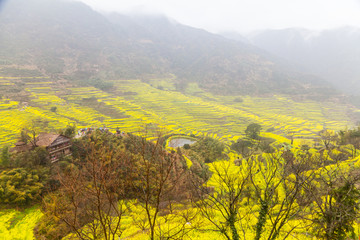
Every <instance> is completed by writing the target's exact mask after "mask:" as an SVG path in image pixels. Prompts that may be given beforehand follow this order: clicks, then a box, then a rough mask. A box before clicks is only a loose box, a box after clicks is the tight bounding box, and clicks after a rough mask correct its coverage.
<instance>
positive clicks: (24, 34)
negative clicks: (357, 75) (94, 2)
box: [0, 0, 334, 96]
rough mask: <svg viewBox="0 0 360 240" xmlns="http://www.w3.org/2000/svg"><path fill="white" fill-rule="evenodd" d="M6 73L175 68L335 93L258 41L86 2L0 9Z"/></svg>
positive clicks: (135, 72)
mask: <svg viewBox="0 0 360 240" xmlns="http://www.w3.org/2000/svg"><path fill="white" fill-rule="evenodd" d="M0 28H1V30H2V31H1V32H0V45H1V46H6V47H3V48H1V50H0V63H1V66H0V67H1V68H2V70H1V74H3V75H4V74H6V73H7V72H12V71H11V70H12V69H13V68H16V69H19V68H24V69H30V70H32V71H35V72H39V73H41V74H43V75H47V76H51V77H53V78H58V79H68V80H74V81H77V80H81V79H83V80H88V79H98V78H100V79H116V78H123V79H124V78H125V79H126V78H127V79H129V78H130V79H131V78H142V79H144V80H146V79H149V78H154V77H164V76H165V77H166V76H170V75H175V76H176V79H177V84H178V85H179V89H181V88H182V87H181V86H184V85H186V84H187V83H189V82H196V83H198V84H199V86H200V87H201V88H203V89H206V90H209V91H212V92H215V93H221V94H239V93H240V94H273V93H286V94H291V95H299V96H302V95H309V96H317V95H319V94H320V95H323V94H325V95H333V94H334V90H333V89H332V88H331V86H330V85H329V84H328V83H326V82H324V81H323V80H322V79H320V78H317V77H315V76H313V75H309V74H302V73H299V72H296V71H294V70H293V69H291V68H289V66H288V65H287V64H286V63H284V62H281V61H279V60H278V59H277V58H276V57H273V56H271V55H269V54H267V53H266V52H265V51H263V50H260V49H258V48H256V47H254V46H252V45H250V44H246V43H242V42H239V41H234V40H229V39H227V38H224V37H222V36H220V35H216V34H212V33H209V32H207V31H205V30H201V29H197V28H193V27H190V26H186V25H183V24H180V23H178V22H176V21H173V20H169V19H168V18H167V17H164V16H160V15H157V16H154V15H136V16H134V15H133V16H126V15H122V14H110V15H102V14H100V13H98V12H96V11H94V10H92V9H91V8H90V7H88V6H87V5H85V4H83V3H80V2H71V1H60V0H53V1H48V0H26V1H25V0H12V1H9V2H7V5H6V7H5V8H4V9H3V11H2V13H1V15H0Z"/></svg>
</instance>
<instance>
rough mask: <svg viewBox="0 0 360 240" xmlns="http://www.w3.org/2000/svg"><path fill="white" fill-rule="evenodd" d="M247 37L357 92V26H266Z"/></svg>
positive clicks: (359, 50) (359, 80)
mask: <svg viewBox="0 0 360 240" xmlns="http://www.w3.org/2000/svg"><path fill="white" fill-rule="evenodd" d="M249 40H250V41H251V43H253V44H254V45H256V46H258V47H260V48H262V49H265V50H267V51H269V52H270V53H272V54H275V55H277V56H279V57H282V58H283V59H285V60H286V61H289V62H291V63H293V64H294V65H296V66H298V67H299V68H300V69H302V70H303V71H306V72H309V73H312V74H315V75H318V76H321V77H323V78H324V79H326V80H329V81H330V82H332V83H333V84H334V85H335V86H337V87H338V88H339V89H342V90H344V91H346V92H348V93H351V94H357V95H358V94H359V89H360V68H359V66H360V28H355V27H342V28H337V29H332V30H324V31H310V30H306V29H297V28H290V29H283V30H266V31H259V32H256V33H254V34H252V35H249Z"/></svg>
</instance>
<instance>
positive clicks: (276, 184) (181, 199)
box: [0, 124, 360, 240]
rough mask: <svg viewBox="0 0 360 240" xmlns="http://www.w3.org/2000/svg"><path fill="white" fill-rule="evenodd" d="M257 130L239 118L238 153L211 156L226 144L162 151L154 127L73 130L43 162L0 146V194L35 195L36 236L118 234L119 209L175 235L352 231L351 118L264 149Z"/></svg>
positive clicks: (354, 150)
mask: <svg viewBox="0 0 360 240" xmlns="http://www.w3.org/2000/svg"><path fill="white" fill-rule="evenodd" d="M73 129H74V127H69V128H68V129H65V130H64V131H63V132H64V133H65V132H67V133H68V134H70V135H71V134H73ZM260 130H261V126H259V125H256V124H253V125H249V127H248V128H247V129H246V132H245V133H246V136H247V137H246V138H245V139H243V140H242V141H244V142H245V141H247V143H248V145H245V147H246V149H247V150H246V151H245V150H244V149H245V148H244V146H242V145H241V144H239V143H243V142H241V141H238V142H236V143H234V144H232V145H231V149H233V150H234V151H236V152H238V153H241V157H240V158H238V159H236V160H235V157H234V155H233V154H234V153H233V152H232V153H229V156H227V157H228V160H225V161H217V160H221V159H222V158H224V157H225V155H224V150H225V148H226V146H225V145H224V144H222V143H221V142H219V141H216V140H214V139H211V138H203V139H198V140H197V142H196V143H194V144H192V145H191V146H190V148H188V149H180V148H179V149H177V150H176V151H172V152H169V151H167V150H166V149H165V148H164V138H162V137H158V138H157V139H156V140H155V141H147V138H146V136H135V135H131V134H129V135H128V136H127V137H121V136H117V135H112V134H108V133H102V132H100V131H94V132H93V133H92V134H91V135H87V136H85V137H83V138H79V139H74V140H73V155H72V157H70V158H64V159H61V161H59V162H57V163H56V164H53V165H48V164H47V162H48V161H46V156H45V152H44V149H41V148H38V147H37V148H34V150H32V151H29V152H26V153H19V154H9V152H8V149H5V148H4V150H3V151H2V153H1V161H2V164H3V165H2V167H3V169H2V171H1V173H0V201H1V203H5V204H9V203H12V204H17V205H20V204H22V205H26V204H31V203H34V202H37V201H39V200H40V199H42V208H43V212H44V217H43V219H42V220H41V221H40V223H39V224H38V226H37V228H36V234H37V236H38V237H39V238H46V239H61V238H63V237H64V236H67V235H69V234H70V235H69V236H71V237H74V238H77V239H117V238H122V237H124V236H123V234H124V231H125V230H126V229H125V227H124V222H128V221H129V217H130V219H131V224H132V226H134V227H136V228H137V229H139V231H141V232H143V233H146V234H147V235H148V236H149V238H150V239H182V238H184V237H185V236H186V235H187V234H189V233H190V232H192V231H193V230H198V231H214V232H217V233H218V234H220V235H223V237H224V238H225V239H234V240H238V239H248V238H253V239H265V238H266V239H278V238H287V237H289V236H292V237H297V238H299V239H301V238H302V237H304V236H305V235H304V234H306V235H308V236H312V237H317V238H319V239H329V240H330V239H347V238H355V236H356V234H355V229H354V224H355V223H356V222H357V219H358V217H359V210H360V205H359V200H358V199H359V198H360V191H359V190H358V185H359V180H360V170H359V168H358V165H359V164H358V163H356V162H354V161H344V160H348V159H351V158H355V157H357V156H358V155H359V154H358V150H359V148H360V145H358V144H357V143H358V142H359V139H360V128H358V129H353V130H346V131H341V132H339V133H334V132H331V131H328V130H326V131H322V132H321V133H320V136H319V143H320V146H317V148H310V147H308V146H301V147H293V148H288V147H286V146H285V147H284V146H276V145H273V144H269V143H267V145H268V146H269V147H271V148H272V150H271V151H268V150H265V151H264V150H263V149H262V147H261V144H260V143H261V142H263V141H267V140H266V139H263V138H261V137H260ZM184 155H186V156H187V157H189V158H190V159H191V161H192V162H193V164H192V166H191V167H190V166H188V165H187V163H186V160H185V157H184ZM206 162H207V164H205V163H206ZM4 163H6V166H5V165H4Z"/></svg>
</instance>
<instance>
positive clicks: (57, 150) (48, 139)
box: [36, 133, 71, 161]
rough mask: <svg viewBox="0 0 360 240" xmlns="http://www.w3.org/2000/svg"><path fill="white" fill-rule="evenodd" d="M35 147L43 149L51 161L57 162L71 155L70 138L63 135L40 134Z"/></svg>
mask: <svg viewBox="0 0 360 240" xmlns="http://www.w3.org/2000/svg"><path fill="white" fill-rule="evenodd" d="M36 145H37V146H39V147H45V148H46V150H47V151H48V153H49V156H50V159H51V160H52V161H54V160H57V159H58V158H59V157H61V156H68V155H70V154H71V151H70V147H71V142H70V138H68V137H66V136H64V135H60V134H53V133H40V134H39V136H38V137H37V141H36Z"/></svg>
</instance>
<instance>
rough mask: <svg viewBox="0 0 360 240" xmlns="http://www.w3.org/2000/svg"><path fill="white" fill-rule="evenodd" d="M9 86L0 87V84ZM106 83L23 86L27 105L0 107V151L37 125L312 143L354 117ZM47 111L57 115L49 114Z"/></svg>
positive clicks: (271, 101) (313, 107) (195, 91)
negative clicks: (259, 134) (261, 134)
mask: <svg viewBox="0 0 360 240" xmlns="http://www.w3.org/2000/svg"><path fill="white" fill-rule="evenodd" d="M40 80H41V81H40ZM11 81H12V80H11V79H9V78H7V79H0V84H12V82H11ZM112 82H113V84H114V91H112V92H111V93H108V92H104V91H101V90H99V89H96V88H94V87H68V88H65V89H63V88H60V87H59V86H58V85H55V84H53V83H52V82H51V81H50V80H49V79H36V78H33V79H29V80H27V79H25V86H26V92H27V93H28V94H29V95H30V100H29V102H27V103H24V102H21V101H12V100H11V99H4V98H3V99H1V100H0V145H4V144H11V143H14V142H15V141H16V137H17V136H18V134H19V132H20V130H21V129H22V128H23V127H25V126H27V125H28V124H29V123H30V122H31V120H32V119H37V118H41V119H43V120H46V121H47V122H48V123H49V129H50V130H55V129H59V128H63V127H65V126H66V125H68V124H69V123H76V124H77V126H78V127H101V126H103V125H105V126H106V127H108V128H109V129H110V130H112V131H114V130H115V129H116V128H117V127H119V128H120V129H121V130H122V131H125V132H136V131H139V130H140V129H142V128H143V127H144V126H146V125H151V126H154V125H156V126H158V127H160V128H162V129H163V131H164V132H166V133H170V132H171V133H176V134H177V133H180V134H188V135H189V134H194V135H208V136H211V137H214V138H218V139H222V140H224V141H225V142H229V141H232V140H236V139H237V138H238V137H239V136H242V135H243V133H244V129H245V128H246V126H247V125H248V124H249V123H252V122H257V123H259V124H261V125H262V126H263V130H266V129H270V128H273V130H274V132H273V133H272V134H270V135H273V136H276V135H281V136H288V135H292V136H294V138H298V139H311V138H314V137H316V136H317V132H318V131H320V130H322V129H323V128H329V129H334V130H339V129H343V128H345V127H346V126H348V127H350V126H352V125H353V123H352V122H350V120H349V117H348V116H347V114H348V113H349V112H352V111H356V109H352V108H350V107H348V106H345V105H341V104H335V103H319V102H314V101H303V102H295V101H293V100H291V99H290V98H287V97H285V96H273V97H266V98H265V97H264V98H260V97H256V98H255V97H250V96H245V97H244V96H242V97H241V98H242V100H241V101H238V100H237V99H238V98H239V97H238V96H214V95H212V94H210V93H206V92H203V91H201V89H199V88H198V87H197V85H196V84H195V85H194V84H190V85H189V86H188V88H187V89H186V91H185V93H180V92H176V91H174V89H175V87H174V86H173V85H172V83H171V81H169V82H167V84H166V85H164V83H165V81H164V80H163V79H161V80H154V81H150V82H149V83H145V82H141V81H140V80H116V81H112ZM162 85H164V87H163V86H162ZM159 86H161V87H159ZM52 107H56V111H51V108H52ZM274 134H276V135H274ZM268 135H269V134H268Z"/></svg>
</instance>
